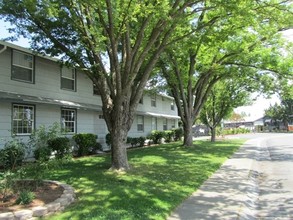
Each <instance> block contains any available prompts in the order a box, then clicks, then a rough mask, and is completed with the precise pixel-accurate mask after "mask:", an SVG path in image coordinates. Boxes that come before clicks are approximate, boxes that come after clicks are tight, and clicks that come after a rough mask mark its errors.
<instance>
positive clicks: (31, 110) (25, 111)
mask: <svg viewBox="0 0 293 220" xmlns="http://www.w3.org/2000/svg"><path fill="white" fill-rule="evenodd" d="M34 127H35V106H34V105H27V104H17V103H15V104H13V105H12V132H13V134H14V135H31V134H32V132H33V130H34ZM20 130H22V132H19V131H20ZM25 130H26V131H27V132H24V131H25Z"/></svg>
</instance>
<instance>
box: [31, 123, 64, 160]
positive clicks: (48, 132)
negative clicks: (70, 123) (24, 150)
mask: <svg viewBox="0 0 293 220" xmlns="http://www.w3.org/2000/svg"><path fill="white" fill-rule="evenodd" d="M61 135H62V131H61V126H60V124H59V123H57V122H55V123H53V125H51V126H49V127H48V128H46V127H45V126H44V125H41V126H40V127H39V128H38V129H36V130H35V131H34V132H33V133H32V135H31V136H30V139H29V142H28V144H29V147H30V148H31V149H33V152H34V156H35V159H36V160H41V161H48V160H49V159H50V156H51V153H52V151H51V149H50V148H49V147H48V141H49V140H51V139H54V138H57V137H59V136H61Z"/></svg>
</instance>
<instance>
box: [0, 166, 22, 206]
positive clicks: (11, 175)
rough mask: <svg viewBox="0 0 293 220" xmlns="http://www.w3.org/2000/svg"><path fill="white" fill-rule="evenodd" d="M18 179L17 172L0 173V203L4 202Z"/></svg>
mask: <svg viewBox="0 0 293 220" xmlns="http://www.w3.org/2000/svg"><path fill="white" fill-rule="evenodd" d="M18 178H19V173H18V172H12V171H11V170H7V171H5V172H3V173H2V172H0V198H1V199H2V201H4V202H5V201H6V200H7V199H8V198H9V197H10V196H11V194H12V193H13V191H14V186H15V182H16V180H17V179H18Z"/></svg>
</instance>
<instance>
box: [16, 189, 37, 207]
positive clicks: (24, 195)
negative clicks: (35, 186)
mask: <svg viewBox="0 0 293 220" xmlns="http://www.w3.org/2000/svg"><path fill="white" fill-rule="evenodd" d="M34 198H35V194H34V193H33V192H31V191H28V190H23V191H21V192H20V193H19V196H18V198H17V200H16V204H18V205H28V204H30V203H31V202H32V201H33V200H34Z"/></svg>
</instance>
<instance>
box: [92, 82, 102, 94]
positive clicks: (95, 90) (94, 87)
mask: <svg viewBox="0 0 293 220" xmlns="http://www.w3.org/2000/svg"><path fill="white" fill-rule="evenodd" d="M93 93H94V95H101V93H100V91H99V90H98V86H97V85H96V84H95V83H93Z"/></svg>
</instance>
